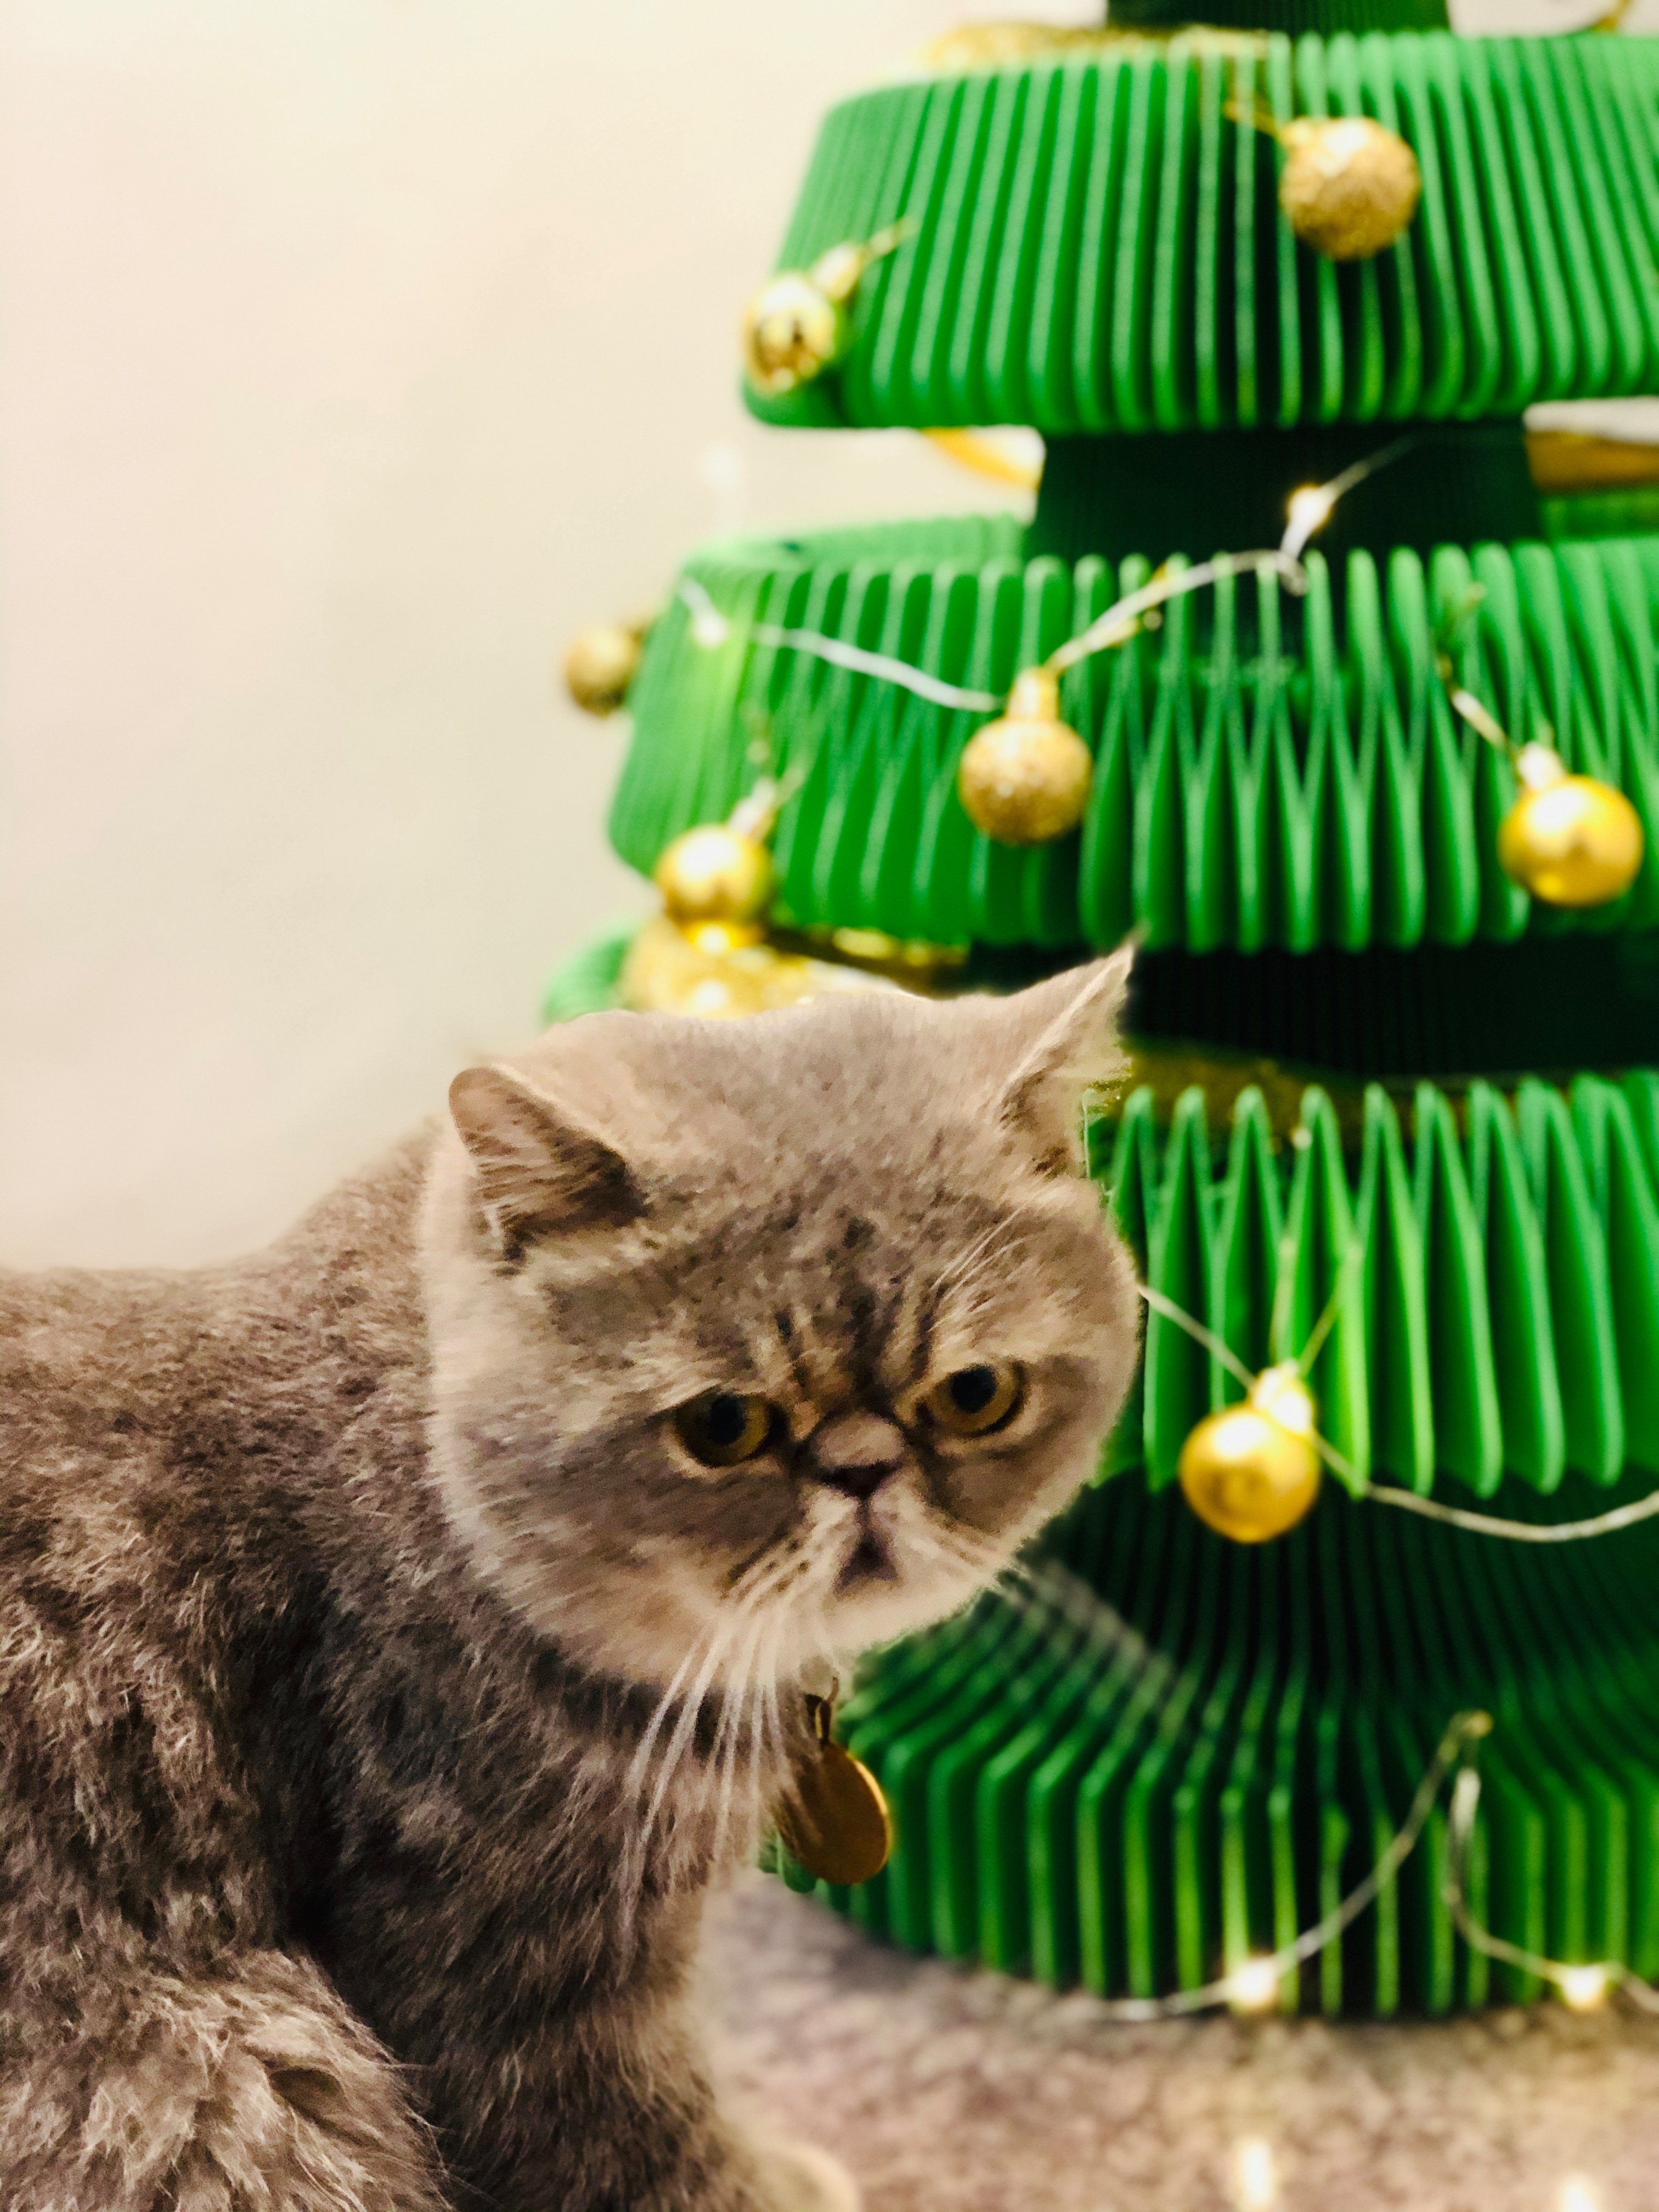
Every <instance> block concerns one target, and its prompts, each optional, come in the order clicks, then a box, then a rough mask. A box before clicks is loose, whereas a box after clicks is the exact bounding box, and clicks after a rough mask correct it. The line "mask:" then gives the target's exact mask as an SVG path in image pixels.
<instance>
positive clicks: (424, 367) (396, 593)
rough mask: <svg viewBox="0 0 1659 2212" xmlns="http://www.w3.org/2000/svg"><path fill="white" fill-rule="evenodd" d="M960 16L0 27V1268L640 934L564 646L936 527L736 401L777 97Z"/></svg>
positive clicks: (514, 1019)
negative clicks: (811, 540)
mask: <svg viewBox="0 0 1659 2212" xmlns="http://www.w3.org/2000/svg"><path fill="white" fill-rule="evenodd" d="M1654 3H1655V4H1659V0H1654ZM964 12H972V11H971V10H964V9H963V8H962V7H961V6H959V5H954V4H952V0H812V4H810V5H801V4H799V0H793V4H792V3H791V0H783V4H779V0H766V4H763V0H703V4H702V5H701V6H696V5H690V4H684V0H682V4H679V5H674V6H670V5H667V4H665V0H603V3H602V4H596V3H595V0H590V4H587V5H584V6H583V7H581V8H580V9H577V8H574V7H573V6H571V5H570V4H569V0H8V4H4V5H3V6H0V85H3V94H0V100H3V116H0V271H3V285H0V328H3V340H0V441H3V442H0V622H3V659H0V686H3V689H0V733H3V740H4V771H3V783H0V836H3V838H4V840H5V844H4V848H3V878H0V897H3V909H0V1036H3V1040H4V1044H3V1052H0V1108H3V1112H0V1257H3V1258H6V1259H9V1260H14V1261H26V1262H35V1261H54V1260H61V1261H84V1262H124V1261H137V1260H155V1261H189V1260H193V1259H197V1258H200V1257H204V1256H210V1255H219V1254H223V1253H227V1252H229V1251H232V1250H234V1249H238V1248H239V1247H241V1246H243V1245H246V1243H250V1242H252V1241H254V1240H256V1239H258V1238H260V1237H264V1236H265V1235H267V1234H269V1233H270V1232H271V1231H274V1230H276V1228H277V1227H279V1226H280V1225H282V1224H283V1221H284V1220H285V1219H287V1218H289V1216H290V1215H291V1214H292V1213H293V1212H294V1211H295V1209H296V1208H297V1207H298V1206H300V1205H301V1204H302V1203H303V1202H304V1201H305V1200H307V1198H309V1197H310V1196H311V1195H313V1194H315V1193H316V1192H317V1191H319V1189H320V1188H323V1187H324V1186H325V1184H326V1183H327V1182H328V1181H329V1180H330V1179H331V1177H332V1176H334V1175H336V1174H337V1173H338V1172H339V1171H340V1170H342V1169H343V1168H344V1167H346V1166H348V1165H349V1164H351V1163H352V1162H353V1161H354V1160H356V1159H358V1158H362V1156H363V1155H364V1154H365V1153H367V1152H369V1151H371V1150H372V1149H373V1148H374V1146H376V1145H377V1144H378V1143H380V1141H381V1140H382V1139H385V1138H386V1137H388V1136H389V1135H391V1134H392V1133H395V1132H396V1131H397V1130H398V1128H399V1127H402V1126H403V1125H404V1124H405V1123H407V1122H408V1121H410V1120H411V1119H412V1118H414V1117H416V1116H417V1115H420V1114H422V1113H423V1112H426V1111H428V1110H430V1109H433V1108H434V1107H435V1105H436V1104H437V1103H439V1101H440V1100H441V1097H442V1093H443V1090H444V1086H445V1085H446V1083H447V1079H448V1077H449V1075H450V1073H452V1072H453V1069H454V1068H455V1067H456V1066H459V1064H460V1063H461V1062H462V1060H464V1059H465V1057H466V1056H467V1055H469V1054H472V1053H475V1052H477V1051H478V1050H481V1049H484V1048H489V1047H490V1046H492V1045H502V1044H507V1043H510V1042H513V1040H514V1039H515V1038H516V1037H519V1036H522V1035H523V1034H525V1033H526V1031H527V1030H528V1029H529V1027H530V1026H531V1024H532V1019H533V1012H534V1008H535V1006H536V1003H537V999H538V992H539V987H540V985H541V982H542V980H543V978H544V975H545V973H546V971H547V969H549V967H550V965H551V964H552V963H553V961H554V960H555V959H556V957H557V956H559V955H560V954H561V953H562V952H563V951H566V950H567V949H568V948H569V947H571V946H572V945H574V944H576V943H577V942H579V941H580V939H581V937H582V935H583V934H584V933H585V932H586V931H588V930H590V929H591V928H592V927H595V926H596V925H597V924H599V923H600V922H602V921H605V919H606V918H608V917H609V916H611V915H613V914H615V913H617V912H618V911H622V910H626V909H627V908H629V906H630V905H636V904H639V903H640V902H641V899H642V894H641V890H640V889H639V887H638V886H637V885H636V884H635V883H634V882H633V881H632V879H631V878H629V877H628V875H627V874H626V872H624V871H623V869H622V868H621V867H620V866H618V865H617V863H616V862H615V861H613V860H611V859H610V858H609V857H608V855H607V854H606V853H605V848H604V844H603V836H602V821H603V813H604V807H605V799H606V796H607V793H608V791H609V788H610V786H611V781H612V779H613V776H614V774H615V770H616V767H617V759H618V757H619V751H620V744H621V737H622V732H621V730H620V728H619V727H617V726H600V725H597V724H593V723H590V722H584V721H582V720H580V718H579V717H578V716H576V715H575V714H574V713H572V712H571V711H570V710H568V708H566V707H565V706H564V705H563V704H562V702H561V700H560V699H559V698H558V697H557V696H556V694H555V692H554V690H553V687H552V684H551V683H550V673H549V671H550V663H551V660H552V658H553V655H554V653H555V650H556V647H557V645H558V643H559V641H561V640H562V638H563V637H564V636H565V635H567V634H568V632H569V631H570V630H571V629H574V628H575V627H576V626H578V625H579V624H580V623H583V622H584V621H586V620H589V619H592V618H593V617H601V616H605V615H608V614H611V613H612V612H617V611H624V610H628V609H630V608H634V607H636V606H639V605H642V604H648V603H649V602H650V601H651V599H653V596H654V595H655V594H656V593H657V592H659V590H660V589H661V588H662V587H663V586H664V585H665V582H666V580H667V579H668V577H669V576H670V575H671V572H672V568H673V566H674V564H675V562H676V561H677V560H678V556H680V555H681V554H682V553H683V552H684V550H686V549H687V548H688V547H689V546H690V544H693V543H694V542H695V541H696V539H697V538H700V537H702V536H704V535H706V534H707V533H708V532H709V530H710V529H711V528H714V527H716V526H726V525H728V524H729V523H731V522H732V521H733V520H745V521H751V522H756V523H771V522H781V523H782V522H788V523H795V524H801V525H804V524H807V523H811V522H813V521H816V520H823V519H827V518H829V517H831V516H839V515H848V514H853V513H867V514H883V513H891V514H902V513H919V512H925V511H927V510H928V509H930V508H938V507H943V506H945V505H954V506H973V505H979V504H983V503H984V500H985V494H984V492H983V491H982V489H981V488H980V487H977V486H975V484H973V483H971V482H969V481H968V480H965V479H963V478H961V477H958V476H957V475H956V474H955V473H954V472H953V471H951V469H950V468H949V467H948V466H947V465H945V463H943V462H942V461H940V460H939V459H938V458H937V457H936V456H934V455H933V453H931V452H929V451H928V450H927V448H926V447H923V446H921V444H920V443H919V442H918V441H913V440H909V439H907V438H904V437H902V436H900V437H894V438H857V439H846V438H842V439H835V440H829V439H811V438H800V437H797V438H793V439H791V438H786V437H781V436H778V435H768V434H766V433H764V432H763V431H761V430H759V429H758V428H756V427H754V426H753V425H751V424H750V423H748V422H746V420H745V418H744V416H743V415H742V413H741V411H740V410H739V408H738V404H737V400H736V398H735V395H734V391H733V380H732V320H733V317H734V313H735V312H736V308H737V307H738V303H739V302H740V301H741V300H742V298H743V296H744V293H745V291H746V290H747V289H748V288H749V287H750V284H751V283H752V282H753V281H754V279H755V278H756V276H757V274H758V273H759V272H761V271H762V270H764V268H765V267H766V266H767V264H768V263H769V258H770V256H771V253H772V251H773V249H774V247H775V242H776V239H777V235H778V232H779V229H780V227H781V223H782V221H783V218H784V216H785V214H786V212H787V206H788V203H789V199H790V197H791V194H792V192H793V187H794V185H795V182H796V179H797V178H798V175H799V169H800V167H801V164H802V162H803V161H804V159H805V154H806V151H807V148H808V145H809V143H810V140H811V132H812V130H813V127H814V125H815V122H816V119H817V116H818V114H819V113H820V112H821V111H822V109H823V106H825V104H826V103H827V102H828V101H829V100H830V99H831V98H832V97H833V96H834V95H836V94H838V93H840V92H842V91H843V90H847V89H850V88H854V87H855V86H857V85H859V84H860V83H862V82H867V81H868V80H869V79H870V78H871V77H872V76H876V75H878V74H879V73H880V72H882V71H883V70H885V69H887V68H889V67H890V66H893V65H895V64H898V63H900V62H902V60H903V59H904V58H906V57H907V56H908V54H909V53H911V52H914V50H915V47H916V46H918V45H919V44H920V43H921V41H922V40H924V39H925V38H927V36H929V35H931V34H932V33H934V32H936V31H939V30H941V29H943V28H945V27H948V26H949V25H950V24H951V22H953V21H957V20H958V19H959V18H960V16H961V15H963V13H964ZM978 12H980V13H983V14H1003V15H1006V14H1008V13H1011V12H1014V10H1013V9H1011V8H1010V7H1008V6H1007V5H1006V4H1005V5H1001V6H991V7H986V8H982V9H979V10H978ZM1036 12H1045V13H1048V14H1050V15H1059V14H1061V13H1067V12H1069V13H1071V14H1073V15H1080V14H1086V13H1087V12H1088V10H1087V9H1086V7H1081V8H1079V7H1073V8H1071V9H1062V8H1060V7H1058V6H1054V7H1050V8H1049V9H1046V10H1037V11H1036ZM1594 12H1595V9H1594V7H1593V6H1590V7H1580V8H1577V9H1568V8H1566V7H1565V0H1561V4H1558V0H1534V5H1533V13H1534V16H1535V17H1536V18H1537V19H1538V20H1539V21H1541V23H1542V22H1547V24H1548V25H1549V26H1550V27H1561V26H1562V24H1563V22H1564V20H1571V18H1572V17H1573V16H1574V15H1577V17H1578V18H1580V19H1582V17H1583V15H1588V14H1591V13H1594ZM1502 20H1504V21H1514V20H1516V15H1515V9H1513V8H1512V7H1505V8H1504V12H1503V17H1502Z"/></svg>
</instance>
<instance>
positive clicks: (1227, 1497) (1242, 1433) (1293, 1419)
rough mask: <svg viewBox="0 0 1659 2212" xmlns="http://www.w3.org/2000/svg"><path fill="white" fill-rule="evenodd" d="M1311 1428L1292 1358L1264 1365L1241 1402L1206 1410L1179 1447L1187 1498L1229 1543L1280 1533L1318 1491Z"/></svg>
mask: <svg viewBox="0 0 1659 2212" xmlns="http://www.w3.org/2000/svg"><path fill="white" fill-rule="evenodd" d="M1313 1427H1314V1408H1313V1400H1312V1399H1311V1398H1310V1396H1309V1395H1308V1390H1307V1386H1306V1385H1305V1384H1304V1383H1303V1381H1302V1379H1301V1377H1300V1376H1298V1374H1297V1370H1296V1367H1295V1364H1294V1363H1293V1362H1290V1363H1287V1364H1285V1365H1284V1366H1282V1367H1270V1368H1269V1369H1268V1370H1267V1372H1266V1374H1264V1375H1258V1376H1257V1377H1256V1379H1255V1383H1254V1384H1253V1385H1252V1386H1251V1389H1250V1394H1249V1397H1247V1398H1246V1399H1245V1401H1244V1402H1243V1405H1240V1406H1229V1407H1227V1408H1226V1409H1225V1412H1222V1413H1211V1414H1209V1415H1208V1416H1206V1419H1203V1420H1201V1421H1200V1423H1199V1425H1198V1426H1197V1427H1196V1428H1195V1429H1194V1431H1193V1432H1192V1434H1191V1435H1190V1436H1189V1437H1188V1439H1187V1441H1186V1443H1184V1444H1182V1447H1181V1458H1180V1461H1179V1462H1178V1463H1177V1467H1176V1472H1177V1474H1179V1476H1180V1478H1181V1487H1182V1491H1183V1492H1185V1493H1186V1498H1187V1503H1188V1505H1190V1506H1191V1507H1192V1509H1193V1510H1194V1513H1196V1514H1197V1516H1198V1517H1199V1519H1200V1521H1202V1522H1204V1524H1205V1525H1206V1528H1213V1529H1215V1530H1216V1531H1217V1532H1218V1534H1220V1535H1223V1536H1230V1537H1231V1539H1232V1541H1233V1542H1234V1543H1236V1544H1265V1543H1266V1542H1267V1541H1268V1539H1269V1538H1270V1537H1273V1536H1282V1535H1283V1534H1285V1530H1286V1529H1287V1528H1295V1526H1296V1524H1297V1522H1298V1521H1300V1520H1301V1519H1302V1517H1303V1516H1304V1514H1305V1513H1307V1512H1308V1511H1309V1510H1310V1508H1311V1507H1312V1504H1313V1502H1314V1500H1315V1498H1317V1497H1318V1495H1319V1478H1320V1465H1319V1454H1318V1453H1317V1452H1316V1450H1315V1449H1314V1443H1313Z"/></svg>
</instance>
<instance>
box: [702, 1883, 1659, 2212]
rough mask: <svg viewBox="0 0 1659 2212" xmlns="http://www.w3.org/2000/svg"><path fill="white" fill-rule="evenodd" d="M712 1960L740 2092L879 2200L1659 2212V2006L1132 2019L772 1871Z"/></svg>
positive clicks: (732, 1919) (986, 2210)
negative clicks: (922, 1949) (863, 1920)
mask: <svg viewBox="0 0 1659 2212" xmlns="http://www.w3.org/2000/svg"><path fill="white" fill-rule="evenodd" d="M708 1973H709V1979H710V1995H711V1998H712V2001H713V2005H714V2018H715V2020H716V2021H717V2023H718V2027H717V2037H718V2041H717V2047H716V2054H715V2055H716V2060H717V2063H718V2064H719V2066H720V2070H721V2072H722V2074H723V2076H724V2078H725V2079H726V2081H727V2082H728V2083H729V2084H730V2085H731V2086H732V2090H733V2092H734V2095H735V2098H736V2099H737V2100H739V2101H740V2102H741V2103H742V2104H743V2105H744V2106H745V2107H746V2108H747V2109H749V2110H750V2111H752V2112H754V2113H755V2114H756V2115H757V2117H763V2118H765V2119H766V2120H767V2121H768V2122H769V2123H770V2124H773V2125H774V2126H775V2127H780V2128H782V2129H784V2130H787V2131H788V2132H789V2133H791V2134H794V2135H798V2136H806V2137H808V2138H810V2139H811V2140H812V2141H814V2142H819V2143H822V2144H823V2145H824V2146H826V2147H827V2148H829V2149H831V2150H833V2151H835V2152H836V2154H838V2155H839V2156H840V2157H841V2158H842V2159H843V2160H845V2162H846V2163H847V2164H848V2166H851V2167H852V2168H853V2170H854V2172H855V2173H856V2174H857V2175H858V2177H859V2179H860V2181H861V2183H862V2184H863V2186H864V2191H865V2196H866V2212H1385V2208H1386V2212H1395V2208H1400V2212H1659V2021H1655V2020H1651V2019H1647V2018H1632V2017H1631V2016H1630V2015H1628V2014H1627V2013H1626V2012H1624V2011H1622V2010H1620V2011H1615V2010H1607V2011H1604V2012H1601V2013H1598V2014H1595V2015H1590V2016H1586V2017H1582V2018H1581V2017H1578V2016H1576V2015H1572V2014H1570V2013H1567V2012H1565V2011H1564V2010H1563V2009H1562V2008H1560V2007H1559V2006H1556V2005H1545V2006H1541V2007H1539V2008H1536V2009H1535V2010H1533V2011H1529V2012H1519V2011H1513V2010H1510V2011H1499V2012H1493V2013H1488V2014H1485V2015H1480V2016H1478V2017H1475V2018H1473V2019H1467V2020H1459V2021H1449V2022H1443V2023H1438V2024H1428V2023H1420V2024H1408V2025H1400V2026H1391V2027H1376V2026H1364V2025H1356V2026H1353V2027H1334V2026H1330V2025H1328V2024H1327V2023H1325V2022H1323V2021H1267V2022H1261V2023H1249V2024H1246V2023H1243V2022H1239V2021H1232V2020H1231V2019H1225V2018H1206V2019H1204V2020H1201V2021H1182V2022H1168V2023H1160V2024H1159V2025H1158V2026H1155V2027H1117V2026H1114V2025H1112V2024H1111V2023H1110V2022H1109V2021H1104V2020H1103V2019H1102V2018H1101V2016H1100V2012H1099V2008H1098V2007H1097V2005H1096V2003H1095V2002H1094V2001H1093V1999H1091V1998H1090V1997H1087V1996H1075V1995H1074V1996H1064V1997H1059V1996H1054V1995H1053V1994H1052V1993H1051V1992H1049V1991H1047V1990H1040V1989H1037V1988H1035V1987H1033V1986H1031V1985H1030V1984H1025V1983H1021V1982H1014V1981H1007V1980H1004V1979H1002V1978H1000V1977H997V1976H995V1975H988V1974H981V1973H972V1972H966V1971H963V1970H960V1969H957V1968H956V1967H953V1966H945V1965H943V1964H941V1963H940V1962H939V1961H938V1960H921V1959H914V1958H911V1957H909V1956H908V1955H907V1954H904V1953H902V1952H899V1951H894V1950H890V1949H887V1948H884V1947H882V1946H879V1945H877V1944H874V1943H872V1942H869V1941H868V1940H867V1938H866V1937H864V1936H861V1935H860V1933H859V1932H858V1931H857V1930H855V1929H852V1928H850V1927H848V1926H847V1925H846V1924H845V1923H842V1921H840V1920H838V1919H836V1917H834V1916H833V1915H831V1914H829V1913H828V1912H825V1911H823V1910H822V1909H821V1908H820V1907H818V1906H817V1905H812V1904H811V1903H809V1902H807V1901H806V1900H805V1899H800V1898H797V1897H793V1896H792V1895H791V1894H790V1893H788V1892H787V1890H785V1889H784V1888H783V1887H781V1884H775V1883H772V1882H769V1881H765V1880H764V1879H763V1877H760V1876H756V1877H754V1878H753V1879H752V1880H750V1881H745V1882H744V1884H743V1885H742V1886H741V1887H739V1889H738V1891H737V1892H736V1893H734V1894H733V1896H732V1898H731V1899H729V1900H728V1901H727V1902H726V1904H725V1905H723V1906H722V1907H721V1909H720V1915H719V1917H718V1918H717V1920H716V1921H715V1923H714V1926H713V1928H712V1929H711V1938H710V1944H709V1961H708Z"/></svg>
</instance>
